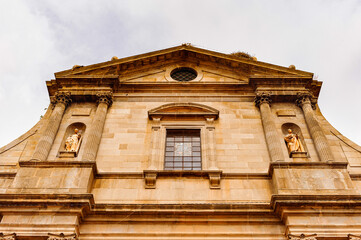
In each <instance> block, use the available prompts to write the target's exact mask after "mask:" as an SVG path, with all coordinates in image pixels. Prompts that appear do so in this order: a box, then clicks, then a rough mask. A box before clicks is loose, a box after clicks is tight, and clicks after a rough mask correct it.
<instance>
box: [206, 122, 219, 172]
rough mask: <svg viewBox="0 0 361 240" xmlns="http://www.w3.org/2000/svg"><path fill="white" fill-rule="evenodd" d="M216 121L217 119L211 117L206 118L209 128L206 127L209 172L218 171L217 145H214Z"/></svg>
mask: <svg viewBox="0 0 361 240" xmlns="http://www.w3.org/2000/svg"><path fill="white" fill-rule="evenodd" d="M214 120H215V118H213V117H209V118H206V121H207V126H206V129H207V131H206V135H207V149H206V150H207V155H208V161H209V165H208V169H209V170H218V167H217V164H216V149H215V143H214V141H215V140H214V138H215V137H214V134H215V133H214V131H215V127H214Z"/></svg>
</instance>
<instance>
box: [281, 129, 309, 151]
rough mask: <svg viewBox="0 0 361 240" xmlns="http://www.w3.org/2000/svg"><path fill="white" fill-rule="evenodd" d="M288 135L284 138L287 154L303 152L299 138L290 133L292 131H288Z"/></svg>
mask: <svg viewBox="0 0 361 240" xmlns="http://www.w3.org/2000/svg"><path fill="white" fill-rule="evenodd" d="M287 131H288V134H287V136H286V137H285V141H286V144H287V148H288V152H289V153H293V152H305V149H304V148H303V146H302V143H301V141H300V138H299V137H298V135H297V134H295V133H292V129H288V130H287Z"/></svg>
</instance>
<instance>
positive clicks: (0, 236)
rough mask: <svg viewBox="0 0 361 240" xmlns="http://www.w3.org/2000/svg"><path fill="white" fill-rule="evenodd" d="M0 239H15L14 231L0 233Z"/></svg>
mask: <svg viewBox="0 0 361 240" xmlns="http://www.w3.org/2000/svg"><path fill="white" fill-rule="evenodd" d="M0 240H16V234H15V233H11V234H3V233H0Z"/></svg>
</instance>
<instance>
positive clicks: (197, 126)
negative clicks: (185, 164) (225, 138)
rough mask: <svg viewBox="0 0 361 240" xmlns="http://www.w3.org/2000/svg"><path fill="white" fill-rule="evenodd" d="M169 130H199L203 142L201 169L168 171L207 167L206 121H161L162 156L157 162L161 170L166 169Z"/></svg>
mask: <svg viewBox="0 0 361 240" xmlns="http://www.w3.org/2000/svg"><path fill="white" fill-rule="evenodd" d="M167 130H199V135H200V142H201V151H200V152H201V169H200V170H177V169H174V170H166V171H201V170H204V169H207V166H208V165H207V160H206V159H207V152H206V144H207V139H206V135H205V130H206V125H205V124H204V123H200V122H198V123H196V122H191V123H188V124H186V123H184V122H182V123H161V126H160V136H161V141H160V143H159V144H160V156H159V158H158V159H159V161H158V164H157V168H158V169H161V170H165V152H166V138H167Z"/></svg>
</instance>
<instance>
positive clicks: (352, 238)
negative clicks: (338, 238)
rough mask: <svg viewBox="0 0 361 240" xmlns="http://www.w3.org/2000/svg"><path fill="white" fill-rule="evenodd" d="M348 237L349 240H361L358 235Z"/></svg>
mask: <svg viewBox="0 0 361 240" xmlns="http://www.w3.org/2000/svg"><path fill="white" fill-rule="evenodd" d="M347 237H348V238H347V239H348V240H361V235H360V236H357V235H353V234H349V235H347Z"/></svg>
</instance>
